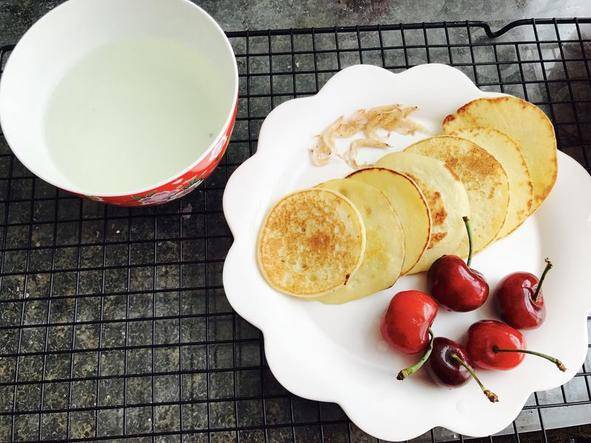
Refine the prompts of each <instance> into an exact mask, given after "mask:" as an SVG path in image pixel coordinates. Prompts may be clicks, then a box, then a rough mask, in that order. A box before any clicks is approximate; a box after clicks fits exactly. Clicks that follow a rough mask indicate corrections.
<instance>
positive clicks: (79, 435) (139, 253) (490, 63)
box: [0, 18, 591, 442]
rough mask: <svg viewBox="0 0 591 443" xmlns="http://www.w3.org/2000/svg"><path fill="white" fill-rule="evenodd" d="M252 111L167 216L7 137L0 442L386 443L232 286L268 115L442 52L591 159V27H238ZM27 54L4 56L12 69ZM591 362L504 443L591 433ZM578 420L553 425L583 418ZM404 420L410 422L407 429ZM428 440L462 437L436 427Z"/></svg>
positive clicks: (2, 167)
mask: <svg viewBox="0 0 591 443" xmlns="http://www.w3.org/2000/svg"><path fill="white" fill-rule="evenodd" d="M229 37H230V39H231V41H232V44H233V46H234V49H235V52H236V56H237V59H238V64H239V70H240V95H241V100H240V109H239V116H238V121H237V125H236V129H235V132H234V136H233V139H232V143H231V145H230V148H229V151H228V153H227V155H226V157H225V159H224V161H223V163H222V165H221V166H220V167H219V168H218V169H217V170H216V172H215V173H214V174H213V176H212V177H211V178H210V179H209V180H207V182H206V183H205V184H204V185H203V186H202V187H200V188H199V189H197V190H196V191H194V192H193V193H191V194H190V195H188V196H187V197H185V198H183V199H182V200H180V201H177V202H174V203H171V204H168V205H165V206H161V207H156V208H145V209H125V208H117V207H106V206H102V205H100V204H98V203H95V202H91V201H85V200H84V201H83V200H80V199H78V198H77V197H73V196H71V195H68V194H66V193H64V192H62V191H60V190H57V189H55V188H53V187H52V186H50V185H48V184H46V183H44V182H43V181H41V180H40V179H37V178H35V177H33V176H32V175H31V174H30V173H29V172H28V171H27V170H26V169H25V168H24V167H23V166H22V165H21V164H20V163H19V162H18V160H16V159H15V158H14V157H13V155H12V154H11V152H10V150H9V148H8V146H7V144H6V142H5V141H4V139H0V253H1V256H2V258H1V261H0V441H10V440H18V441H39V440H64V439H69V440H72V441H98V440H111V439H122V438H129V439H132V440H133V441H208V442H209V441H216V442H217V441H235V440H240V441H293V440H297V441H306V442H307V441H321V440H322V441H324V440H326V441H338V442H340V441H354V442H357V441H371V440H372V439H371V438H370V437H369V436H367V435H365V434H364V433H363V432H362V431H360V430H359V429H358V428H356V427H355V426H354V425H353V424H352V423H350V422H349V421H348V419H347V418H346V416H345V415H344V414H343V412H342V410H340V408H339V407H338V406H336V405H333V404H322V403H317V402H312V401H307V400H304V399H301V398H298V397H296V396H294V395H292V394H290V393H288V392H287V391H286V390H285V389H283V388H282V387H281V386H280V385H279V384H278V383H277V381H276V380H275V379H274V378H273V376H272V375H271V373H270V371H269V369H268V366H267V364H266V362H265V357H264V352H263V341H262V337H261V334H260V332H259V331H258V330H256V329H255V328H254V327H252V326H251V325H249V324H248V323H246V322H245V321H243V320H242V319H241V318H239V317H238V316H237V315H236V314H235V313H234V312H233V311H232V309H231V308H230V306H229V305H228V302H227V300H226V298H225V296H224V290H223V287H222V282H221V271H222V266H223V260H224V257H225V254H226V252H227V250H228V248H229V246H230V244H231V242H232V238H231V235H230V233H229V230H228V228H227V226H226V224H225V222H224V217H223V214H222V208H221V200H222V194H223V190H224V186H225V183H226V181H227V179H228V177H229V176H230V174H231V173H232V172H233V170H234V169H235V168H236V167H237V166H239V165H240V163H242V162H243V161H244V160H245V159H247V158H248V157H249V156H250V155H252V154H253V152H254V151H255V149H256V143H257V136H258V131H259V127H260V125H261V123H262V121H263V119H264V118H265V116H266V115H267V114H268V113H269V111H270V110H271V109H272V108H273V107H274V106H276V105H278V104H279V103H281V102H283V101H285V100H288V99H290V98H293V97H297V96H305V95H310V94H314V93H316V92H317V91H318V89H319V88H320V87H322V85H323V84H324V83H325V82H326V80H327V79H328V78H330V77H331V76H332V75H333V74H334V73H335V72H337V71H338V70H339V69H341V68H344V67H346V66H348V65H351V64H356V63H371V64H376V65H379V66H383V67H386V68H387V69H390V70H392V71H395V72H397V71H401V70H404V69H406V68H408V67H410V66H413V65H416V64H420V63H427V62H441V63H447V64H451V65H453V66H456V67H458V68H459V69H461V70H462V71H464V72H465V73H466V74H467V75H468V76H469V77H471V78H472V79H473V80H474V81H475V82H476V84H478V85H479V86H480V87H481V88H483V89H487V90H494V91H503V92H507V93H511V94H515V95H518V96H522V97H525V98H526V99H528V100H530V101H532V102H534V103H537V104H539V105H540V106H541V107H542V108H543V109H544V110H545V111H546V112H547V113H548V115H549V116H550V117H551V118H552V120H553V121H554V124H555V126H556V131H557V135H558V139H559V147H560V149H561V150H563V151H565V152H566V153H568V154H569V155H571V156H573V157H574V158H575V159H577V160H578V161H579V162H581V163H582V164H583V165H584V166H585V167H586V168H587V170H590V167H591V163H590V162H589V157H591V73H590V72H591V66H590V63H591V19H582V18H581V19H568V20H565V19H560V20H548V19H543V20H521V21H518V22H514V23H511V24H509V25H508V26H506V27H504V28H502V29H501V30H499V31H497V32H493V31H492V30H491V29H490V28H489V26H488V25H487V24H486V23H482V22H452V23H420V24H405V25H402V24H400V25H386V26H365V27H349V28H331V29H298V30H274V31H255V32H232V33H229ZM11 49H12V48H11V47H4V48H2V50H1V59H2V65H3V64H4V62H5V60H6V59H7V57H8V56H9V54H10V51H11ZM590 367H591V358H588V359H587V363H586V365H584V366H583V368H582V369H581V371H580V372H579V373H578V374H577V376H576V377H575V379H574V380H573V381H571V382H570V383H569V384H568V385H566V386H565V387H563V388H560V389H557V390H554V391H550V392H547V393H538V394H535V395H533V396H532V398H531V399H530V401H529V402H528V404H527V405H526V407H525V409H524V411H523V412H522V414H521V415H520V416H519V418H518V419H517V420H516V421H515V422H514V423H513V424H512V425H511V426H510V427H509V428H508V429H507V430H505V432H504V433H502V434H500V435H497V436H491V437H489V438H488V439H485V440H490V441H565V440H566V439H567V436H568V437H575V438H585V437H590V436H591V426H588V425H587V426H580V425H584V424H587V423H589V422H591V389H590V385H589V378H590V376H591V372H589V369H588V368H590ZM575 425H577V426H578V427H577V428H568V429H562V430H550V428H557V427H558V428H560V427H565V426H575ZM393 426H395V424H393ZM420 440H423V441H436V440H437V441H447V440H459V441H463V440H464V437H463V436H458V435H453V434H451V433H450V432H448V431H445V430H442V429H435V430H433V431H431V432H429V433H427V434H426V435H424V436H422V437H421V438H420Z"/></svg>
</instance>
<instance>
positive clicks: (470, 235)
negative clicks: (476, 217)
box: [462, 216, 472, 267]
mask: <svg viewBox="0 0 591 443" xmlns="http://www.w3.org/2000/svg"><path fill="white" fill-rule="evenodd" d="M462 220H464V225H465V226H466V233H467V234H468V260H466V264H467V265H468V267H470V263H472V229H471V228H470V219H469V218H468V217H466V216H464V217H462Z"/></svg>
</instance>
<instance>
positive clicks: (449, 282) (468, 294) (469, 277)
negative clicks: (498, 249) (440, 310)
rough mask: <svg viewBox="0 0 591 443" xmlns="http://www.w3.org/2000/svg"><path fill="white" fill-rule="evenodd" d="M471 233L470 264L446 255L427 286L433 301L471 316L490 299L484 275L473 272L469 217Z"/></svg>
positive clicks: (431, 272) (433, 267)
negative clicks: (470, 312) (471, 266)
mask: <svg viewBox="0 0 591 443" xmlns="http://www.w3.org/2000/svg"><path fill="white" fill-rule="evenodd" d="M464 224H465V225H466V231H467V233H468V245H469V252H468V260H467V262H464V260H462V259H461V258H460V257H458V256H457V255H444V256H442V257H440V258H438V259H437V260H435V262H433V264H432V265H431V268H430V269H429V272H428V273H427V283H428V285H429V290H430V292H431V294H432V295H433V297H434V298H435V299H436V300H437V301H438V302H439V303H440V304H441V305H442V306H443V307H445V308H447V309H448V310H451V311H458V312H468V311H473V310H474V309H477V308H479V307H480V306H482V305H483V304H484V302H485V301H486V299H487V298H488V292H489V289H488V284H487V283H486V280H485V279H484V277H483V275H482V274H481V273H480V272H478V271H475V270H474V269H472V268H470V263H471V262H472V233H471V231H470V223H469V221H468V217H464Z"/></svg>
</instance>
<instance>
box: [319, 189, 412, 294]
mask: <svg viewBox="0 0 591 443" xmlns="http://www.w3.org/2000/svg"><path fill="white" fill-rule="evenodd" d="M318 186H319V187H320V188H322V189H330V190H332V191H335V192H338V193H339V194H342V195H344V196H345V197H346V198H348V199H349V200H351V201H352V202H353V204H354V205H355V206H356V207H357V209H358V210H359V213H360V214H361V217H362V219H363V224H364V225H365V232H366V238H367V242H366V247H365V255H364V257H363V261H362V262H361V266H359V269H358V270H357V272H355V273H354V274H353V275H351V278H350V279H349V281H348V282H347V284H346V285H345V286H341V287H339V288H336V289H334V290H333V291H331V293H330V294H326V295H324V296H323V297H321V298H320V299H319V300H320V301H321V302H323V303H345V302H348V301H351V300H355V299H358V298H361V297H365V296H367V295H371V294H374V293H376V292H378V291H381V290H382V289H386V288H389V287H390V286H392V285H393V284H394V283H395V282H396V280H397V279H398V277H399V275H400V271H401V270H402V264H403V263H404V232H403V230H402V226H401V224H400V221H399V220H398V217H397V216H396V213H395V211H394V209H393V208H392V206H391V205H390V203H389V202H388V199H387V198H386V196H385V195H384V194H383V193H382V192H380V191H379V190H377V189H376V188H374V187H373V186H370V185H366V184H365V183H362V182H359V181H356V180H347V179H337V180H330V181H328V182H326V183H322V184H320V185H318Z"/></svg>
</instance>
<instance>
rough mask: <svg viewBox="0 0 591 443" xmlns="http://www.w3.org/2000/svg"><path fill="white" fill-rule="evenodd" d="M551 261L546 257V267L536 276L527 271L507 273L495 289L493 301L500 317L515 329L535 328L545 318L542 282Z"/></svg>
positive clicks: (550, 266) (550, 267)
mask: <svg viewBox="0 0 591 443" xmlns="http://www.w3.org/2000/svg"><path fill="white" fill-rule="evenodd" d="M550 269H552V263H550V260H548V259H546V268H545V269H544V272H543V273H542V276H541V277H540V280H539V281H538V278H537V277H536V276H535V275H533V274H530V273H529V272H515V273H513V274H509V275H508V276H507V277H505V278H504V279H503V281H502V282H501V283H500V284H499V287H498V288H497V290H496V291H495V295H494V298H495V302H496V306H497V310H498V312H499V315H500V317H501V318H502V319H503V320H504V321H505V322H506V323H507V324H509V325H510V326H513V327H514V328H517V329H531V328H537V327H538V326H540V325H541V324H542V322H543V321H544V319H545V318H546V308H545V307H544V296H543V294H542V283H543V282H544V278H546V274H547V273H548V271H549V270H550Z"/></svg>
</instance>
